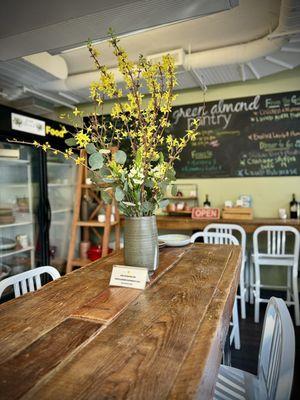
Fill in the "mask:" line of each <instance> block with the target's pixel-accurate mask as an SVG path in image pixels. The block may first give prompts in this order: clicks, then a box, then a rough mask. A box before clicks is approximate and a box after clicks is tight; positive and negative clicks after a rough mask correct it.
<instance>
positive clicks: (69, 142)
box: [65, 137, 77, 146]
mask: <svg viewBox="0 0 300 400" xmlns="http://www.w3.org/2000/svg"><path fill="white" fill-rule="evenodd" d="M65 143H66V145H67V146H77V142H76V140H75V138H73V137H71V138H68V139H66V140H65Z"/></svg>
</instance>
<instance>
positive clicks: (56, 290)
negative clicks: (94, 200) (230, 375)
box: [0, 244, 241, 400]
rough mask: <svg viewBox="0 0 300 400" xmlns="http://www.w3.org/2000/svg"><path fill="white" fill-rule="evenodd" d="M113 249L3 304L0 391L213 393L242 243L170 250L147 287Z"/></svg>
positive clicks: (40, 395)
mask: <svg viewBox="0 0 300 400" xmlns="http://www.w3.org/2000/svg"><path fill="white" fill-rule="evenodd" d="M122 258H123V256H122V253H117V254H114V255H111V256H107V257H106V258H104V259H102V260H101V261H97V262H94V263H92V264H90V265H89V266H87V267H85V268H81V269H80V270H76V271H74V272H72V273H70V274H68V275H67V276H65V277H63V278H61V279H58V280H57V281H54V282H51V283H49V284H48V285H46V286H44V287H43V288H42V289H41V290H39V291H38V292H35V293H29V294H26V295H25V296H23V297H21V298H18V299H15V300H12V301H10V302H7V303H4V304H2V305H1V306H0V326H1V329H0V398H1V399H10V400H13V399H20V398H21V399H23V400H24V399H27V400H28V399H39V400H43V399H64V400H68V399H70V400H71V399H72V400H73V399H88V400H101V399H118V400H119V399H137V400H148V399H149V400H154V399H160V400H161V399H195V398H197V397H199V396H200V397H199V398H201V399H209V398H211V396H212V393H213V388H214V384H215V380H216V375H217V371H218V367H219V364H220V359H221V350H222V346H223V344H224V341H225V337H226V333H227V330H228V326H229V320H230V314H231V310H232V306H233V302H234V297H235V293H236V289H237V285H238V275H239V268H240V262H241V251H240V247H238V246H216V245H205V244H194V245H191V246H189V247H185V248H176V249H174V248H173V249H172V248H166V249H164V250H163V251H162V252H161V255H160V266H159V269H158V270H157V271H156V273H155V274H154V275H153V276H152V277H151V281H150V283H149V284H148V287H147V288H146V290H144V291H140V290H137V289H127V288H117V287H111V288H109V287H108V282H109V278H110V273H111V268H112V264H115V263H122Z"/></svg>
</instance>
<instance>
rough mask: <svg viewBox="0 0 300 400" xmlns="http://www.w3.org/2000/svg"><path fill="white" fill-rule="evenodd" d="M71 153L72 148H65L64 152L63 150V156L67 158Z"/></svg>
mask: <svg viewBox="0 0 300 400" xmlns="http://www.w3.org/2000/svg"><path fill="white" fill-rule="evenodd" d="M72 154H73V150H72V149H67V150H66V151H65V152H64V157H65V158H66V159H68V158H70V156H71V155H72Z"/></svg>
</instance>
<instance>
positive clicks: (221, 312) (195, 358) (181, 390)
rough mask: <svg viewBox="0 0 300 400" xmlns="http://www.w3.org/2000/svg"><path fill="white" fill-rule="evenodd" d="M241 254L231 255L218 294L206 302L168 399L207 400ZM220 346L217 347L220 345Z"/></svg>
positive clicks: (215, 371)
mask: <svg viewBox="0 0 300 400" xmlns="http://www.w3.org/2000/svg"><path fill="white" fill-rule="evenodd" d="M237 265H238V266H239V267H240V265H241V254H239V253H237V252H232V253H231V256H230V257H229V259H228V263H227V267H226V269H224V271H223V274H222V278H221V279H220V284H219V286H218V290H216V292H215V293H214V296H213V298H212V301H211V302H210V304H209V306H208V308H207V313H206V317H205V318H204V319H203V323H202V324H201V326H200V329H199V331H198V334H197V336H196V337H195V341H194V343H193V345H192V349H191V351H190V352H189V354H188V356H187V357H186V358H185V360H184V362H183V363H182V365H181V368H180V371H179V373H178V375H177V377H176V380H175V382H174V385H173V387H172V391H171V393H170V395H169V398H170V399H180V398H185V399H194V398H195V399H210V398H212V397H213V393H214V386H215V382H216V378H217V373H218V366H219V365H220V363H221V358H222V351H221V350H222V348H223V347H224V343H225V339H226V336H227V331H228V327H229V322H230V318H231V313H232V308H233V303H234V299H235V294H236V288H237V286H238V283H239V270H240V268H239V269H238V273H237ZM220 343H221V345H220Z"/></svg>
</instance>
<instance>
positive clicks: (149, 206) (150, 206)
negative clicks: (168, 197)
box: [142, 201, 155, 213]
mask: <svg viewBox="0 0 300 400" xmlns="http://www.w3.org/2000/svg"><path fill="white" fill-rule="evenodd" d="M154 209H155V205H154V204H153V203H151V202H150V201H144V203H143V204H142V211H143V212H145V213H149V212H153V211H154Z"/></svg>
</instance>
